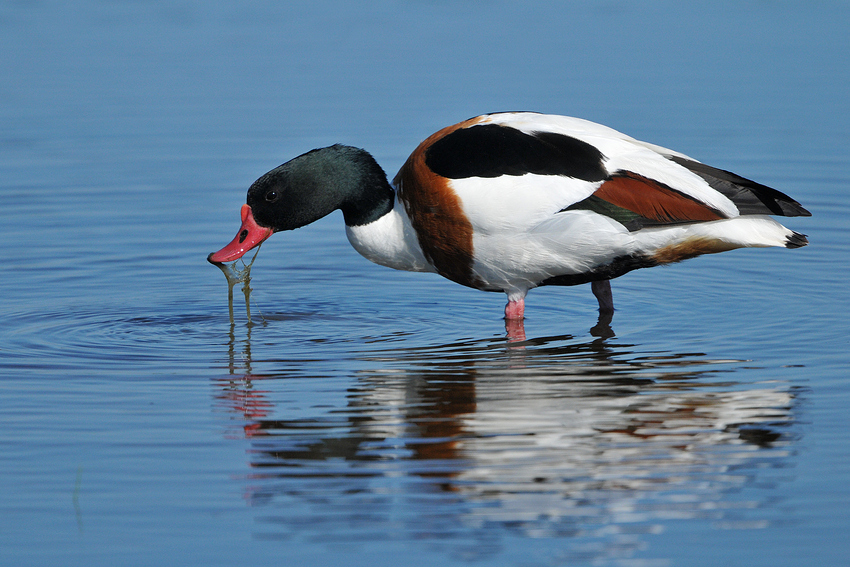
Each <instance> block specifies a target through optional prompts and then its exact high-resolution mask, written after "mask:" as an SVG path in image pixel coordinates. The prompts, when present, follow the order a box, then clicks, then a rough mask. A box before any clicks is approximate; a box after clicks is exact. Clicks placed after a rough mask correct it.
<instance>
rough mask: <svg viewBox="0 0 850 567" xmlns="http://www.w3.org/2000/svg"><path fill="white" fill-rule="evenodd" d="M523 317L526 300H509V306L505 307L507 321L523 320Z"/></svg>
mask: <svg viewBox="0 0 850 567" xmlns="http://www.w3.org/2000/svg"><path fill="white" fill-rule="evenodd" d="M523 317H525V298H522V297H520V298H519V299H516V300H514V299H511V300H508V304H507V305H505V319H507V320H511V319H518V320H522V319H523Z"/></svg>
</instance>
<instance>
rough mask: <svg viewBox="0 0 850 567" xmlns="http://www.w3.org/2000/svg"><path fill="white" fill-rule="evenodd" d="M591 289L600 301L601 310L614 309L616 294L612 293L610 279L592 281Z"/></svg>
mask: <svg viewBox="0 0 850 567" xmlns="http://www.w3.org/2000/svg"><path fill="white" fill-rule="evenodd" d="M590 290H591V291H592V292H593V295H595V296H596V300H597V301H599V311H601V312H609V311H614V296H613V295H612V294H611V281H610V280H599V281H596V282H590Z"/></svg>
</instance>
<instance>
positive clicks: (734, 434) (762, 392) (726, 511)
mask: <svg viewBox="0 0 850 567" xmlns="http://www.w3.org/2000/svg"><path fill="white" fill-rule="evenodd" d="M606 327H607V328H608V329H610V318H609V319H607V320H604V319H603V318H600V322H599V323H598V324H597V326H596V327H594V328H601V329H603V331H604V328H606ZM603 331H600V335H602V336H600V337H593V338H592V339H591V340H584V341H583V340H579V339H577V338H576V337H572V336H569V335H563V336H553V337H538V338H532V339H525V338H524V337H523V340H522V342H521V345H519V344H518V343H517V341H516V339H517V337H512V336H511V333H510V332H509V333H508V336H507V338H489V339H481V340H474V339H473V340H467V341H457V342H453V343H450V344H441V345H434V346H430V347H411V348H406V347H405V346H404V344H405V343H404V341H398V340H397V339H396V338H393V340H392V341H390V340H388V341H387V342H386V344H385V345H382V344H381V341H380V340H375V339H374V338H373V339H371V340H370V341H369V343H368V344H369V346H368V347H367V346H365V345H366V342H364V343H362V344H361V345H360V346H359V347H357V346H355V347H352V348H354V349H355V350H356V349H357V348H360V349H361V350H356V352H355V353H354V354H353V356H354V357H355V358H356V360H357V361H358V364H357V367H358V368H359V369H358V370H356V371H352V372H351V373H350V375H349V378H350V385H349V387H348V388H347V390H346V393H345V398H344V399H345V403H344V405H343V406H337V407H332V408H324V409H322V408H313V409H312V410H308V409H305V411H303V412H302V411H299V415H298V416H297V417H294V416H287V415H286V412H285V411H282V410H281V409H280V408H276V407H275V402H274V400H275V395H276V394H275V384H276V383H280V382H281V381H282V380H283V381H285V380H286V379H288V378H290V377H291V375H292V366H291V364H290V365H289V366H288V368H287V369H286V370H281V371H280V372H275V373H267V374H266V375H264V376H260V375H257V374H254V373H253V372H252V364H253V363H252V360H251V349H250V335H249V336H248V338H247V340H245V341H243V342H241V344H239V345H235V344H233V343H234V341H231V348H230V351H229V360H230V365H229V369H230V373H229V374H228V376H227V377H223V378H221V379H219V380H218V384H217V385H218V387H219V393H218V400H219V407H222V406H223V407H226V408H227V409H228V411H230V412H232V415H234V416H235V417H236V418H237V419H239V420H242V422H244V427H243V431H244V434H245V436H246V437H248V438H250V439H251V440H252V443H253V448H252V450H251V452H250V466H251V468H252V469H253V470H254V471H255V472H254V473H253V474H252V475H251V477H252V479H253V482H254V483H255V484H256V487H255V488H254V489H252V490H253V492H252V498H254V499H256V501H257V502H263V503H268V502H273V501H275V500H276V499H278V500H281V501H288V500H289V499H296V500H300V501H301V503H302V504H303V505H307V506H311V507H312V508H311V510H312V512H311V514H313V515H314V517H313V516H311V519H312V520H315V521H317V522H319V525H320V526H322V527H321V530H322V533H323V535H324V536H327V537H332V533H333V530H334V529H339V530H340V531H341V532H345V533H346V537H349V536H351V535H352V534H351V530H355V531H356V530H357V529H360V528H353V527H352V526H353V525H357V526H361V527H362V529H363V530H364V531H365V532H368V533H373V532H375V530H378V531H380V530H386V529H390V528H391V525H390V524H392V525H393V526H395V525H396V524H395V523H392V522H390V521H389V520H387V519H386V518H387V517H391V516H394V515H400V516H401V517H402V518H403V521H402V525H403V526H404V527H403V528H402V529H404V530H407V532H408V535H410V536H411V537H415V536H416V534H420V535H421V534H422V533H425V532H427V533H432V532H433V531H434V530H437V531H440V530H449V531H451V532H452V536H454V537H461V538H463V537H471V538H473V539H474V538H475V537H478V535H481V534H482V533H483V532H480V530H485V529H486V530H492V528H493V526H494V525H495V526H502V527H503V528H504V529H505V530H510V531H516V530H517V529H518V530H520V531H522V532H524V533H526V534H528V535H534V534H537V535H554V536H557V537H563V536H565V535H572V536H573V537H578V536H579V535H580V534H588V533H591V532H594V530H597V529H601V526H609V528H610V526H620V525H626V524H628V525H629V526H631V527H630V528H629V529H637V531H640V530H641V529H645V530H647V532H651V531H652V530H653V529H655V527H653V526H656V525H657V523H658V522H659V521H662V520H663V519H669V518H681V519H710V520H712V521H721V520H723V521H727V520H729V519H730V518H732V519H734V518H735V517H736V514H739V515H740V514H742V512H741V508H742V507H743V508H745V509H747V510H751V509H759V508H760V507H761V506H759V505H753V503H751V502H741V501H739V500H738V501H734V502H733V501H731V500H729V501H724V499H725V498H726V496H725V495H726V494H728V493H729V492H730V491H732V490H740V489H741V488H743V487H745V486H750V485H756V484H757V485H758V486H759V487H761V488H762V489H764V488H765V487H767V488H769V486H770V483H771V480H770V478H771V477H770V475H769V474H768V473H767V472H766V471H767V470H769V469H770V468H771V467H774V466H775V467H776V468H783V467H786V466H787V460H788V457H789V451H788V447H789V446H791V445H792V444H793V438H792V436H791V435H789V434H788V432H789V431H790V428H791V427H792V426H793V425H794V407H795V392H794V390H792V389H791V388H789V387H787V386H786V385H783V384H782V383H779V382H777V383H771V384H747V383H743V382H737V381H736V380H735V375H736V373H737V372H741V371H742V368H744V367H743V365H744V361H729V360H712V359H710V358H708V357H707V356H706V355H704V354H700V353H669V352H645V351H642V350H641V349H640V348H639V347H638V346H637V345H630V344H625V343H621V342H616V343H614V342H612V341H610V340H608V339H607V338H603V337H606V336H607V335H606V334H605V333H604V332H603ZM263 362H264V363H263V366H264V367H268V366H269V365H270V364H271V363H270V362H269V361H263ZM257 384H264V385H266V386H264V387H266V389H265V390H263V389H261V388H258V387H257ZM317 384H318V382H317ZM305 413H306V416H305ZM399 478H405V479H408V482H406V483H405V482H401V483H400V482H399V481H398V480H397V479H399ZM413 479H419V481H418V482H415V483H411V481H412V480H413ZM390 494H391V495H392V497H391V498H390V497H388V495H390ZM427 494H431V495H432V496H430V497H429V498H433V495H435V494H443V495H446V496H448V495H452V496H451V498H452V499H451V500H447V501H440V500H439V499H438V500H437V501H432V500H428V502H429V504H428V505H427V506H426V507H425V508H422V502H421V498H423V497H425V495H427ZM405 503H406V504H405ZM399 506H402V508H403V510H402V511H398V507H399ZM364 507H365V508H366V509H367V510H368V511H369V514H367V515H368V518H367V519H366V520H363V522H361V523H358V522H354V515H357V514H363V513H365V512H364ZM393 510H395V511H394V512H393ZM370 514H374V516H373V515H370ZM347 515H350V516H347ZM346 518H348V519H346ZM382 518H383V519H382ZM303 520H304V518H303V517H301V518H300V519H299V518H289V517H287V516H286V515H274V514H271V515H270V516H269V517H268V518H267V521H268V523H270V524H273V525H276V526H277V527H278V528H279V529H281V530H299V529H310V528H308V527H305V525H307V524H301V523H300V522H301V521H303ZM335 522H338V525H337V524H335ZM328 523H330V524H331V525H330V526H329V525H328ZM635 524H638V525H639V526H642V527H639V528H635ZM656 527H657V526H656ZM609 528H606V529H609ZM488 533H490V535H491V536H492V532H488ZM606 533H608V532H606ZM611 533H618V532H617V530H616V529H615V530H614V531H613V532H611ZM476 534H477V535H476ZM340 537H342V536H340ZM364 537H366V536H365V535H364ZM488 537H490V536H488ZM636 545H638V544H636ZM621 551H622V550H621Z"/></svg>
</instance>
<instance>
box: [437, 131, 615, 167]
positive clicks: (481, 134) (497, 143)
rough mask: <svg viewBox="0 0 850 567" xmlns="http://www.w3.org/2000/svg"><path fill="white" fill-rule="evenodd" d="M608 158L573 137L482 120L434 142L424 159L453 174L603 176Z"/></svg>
mask: <svg viewBox="0 0 850 567" xmlns="http://www.w3.org/2000/svg"><path fill="white" fill-rule="evenodd" d="M603 159H604V156H603V155H602V153H601V152H600V151H599V150H598V149H597V148H595V147H594V146H592V145H590V144H588V143H586V142H582V141H581V140H578V139H576V138H572V137H570V136H565V135H563V134H555V133H552V132H537V133H535V134H526V133H525V132H522V131H520V130H517V129H516V128H511V127H509V126H500V125H498V124H481V125H476V126H470V127H469V128H461V129H459V130H455V131H454V132H452V133H450V134H448V135H446V136H444V137H443V138H440V139H439V140H437V141H436V142H434V143H433V144H432V145H431V146H430V147H429V148H427V150H426V156H425V163H426V165H427V166H428V168H429V169H430V170H431V171H433V172H434V173H436V174H437V175H441V176H443V177H447V178H449V179H463V178H467V177H499V176H502V175H524V174H526V173H536V174H539V175H564V176H567V177H574V178H577V179H583V180H585V181H602V180H603V179H605V177H606V175H607V172H606V171H605V167H604V165H603V163H602V161H603Z"/></svg>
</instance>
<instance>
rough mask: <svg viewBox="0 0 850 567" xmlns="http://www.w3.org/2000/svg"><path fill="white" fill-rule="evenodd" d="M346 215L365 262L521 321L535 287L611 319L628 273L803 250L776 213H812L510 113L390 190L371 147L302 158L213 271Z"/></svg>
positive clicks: (609, 136)
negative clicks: (482, 300) (424, 279)
mask: <svg viewBox="0 0 850 567" xmlns="http://www.w3.org/2000/svg"><path fill="white" fill-rule="evenodd" d="M336 209H341V210H342V214H343V217H344V219H345V229H346V234H347V235H348V240H349V242H351V245H352V246H353V247H354V249H355V250H357V251H358V252H359V253H360V254H362V255H363V256H365V257H366V258H368V259H369V260H371V261H373V262H376V263H378V264H381V265H384V266H388V267H390V268H395V269H397V270H410V271H417V272H437V273H438V274H440V275H442V276H444V277H446V278H448V279H450V280H452V281H454V282H457V283H460V284H463V285H465V286H469V287H473V288H476V289H480V290H484V291H499V292H503V293H506V294H507V296H508V303H507V306H506V307H505V318H506V320H508V321H511V320H520V319H522V318H523V313H524V309H525V295H526V294H527V293H528V290H530V289H532V288H535V287H538V286H542V285H578V284H584V283H590V284H591V289H592V291H593V293H594V295H595V296H596V298H597V300H598V301H599V309H600V312H610V311H612V310H613V308H614V304H613V300H612V297H611V287H610V283H609V280H610V279H612V278H616V277H619V276H622V275H623V274H625V273H626V272H629V271H631V270H635V269H637V268H648V267H651V266H658V265H661V264H669V263H671V262H678V261H680V260H685V259H687V258H693V257H694V256H699V255H701V254H710V253H714V252H723V251H726V250H732V249H735V248H742V247H761V246H784V247H786V248H799V247H801V246H805V245H806V244H807V243H808V241H807V240H806V237H805V236H804V235H802V234H800V233H797V232H794V231H793V230H789V229H788V228H785V227H784V226H782V225H781V224H779V223H777V222H776V221H774V220H773V219H771V218H769V217H768V216H767V215H780V216H810V215H811V213H809V211H807V210H806V209H804V208H803V207H802V206H801V205H800V204H799V203H798V202H797V201H795V200H793V199H791V198H790V197H788V196H787V195H785V194H784V193H781V192H779V191H776V190H775V189H771V188H770V187H766V186H764V185H761V184H759V183H756V182H754V181H750V180H749V179H745V178H743V177H740V176H738V175H735V174H734V173H730V172H728V171H724V170H722V169H717V168H714V167H711V166H708V165H704V164H702V163H700V162H698V161H696V160H694V159H692V158H690V157H687V156H685V155H683V154H680V153H678V152H674V151H672V150H668V149H666V148H662V147H659V146H656V145H653V144H649V143H646V142H641V141H638V140H635V139H634V138H631V137H629V136H626V135H625V134H621V133H620V132H618V131H616V130H613V129H611V128H608V127H606V126H602V125H599V124H595V123H593V122H589V121H587V120H582V119H578V118H569V117H566V116H555V115H545V114H538V113H533V112H507V113H497V114H486V115H483V116H478V117H476V118H471V119H469V120H466V121H464V122H460V123H459V124H455V125H454V126H449V127H447V128H443V129H442V130H440V131H439V132H437V133H435V134H433V135H432V136H430V137H429V138H428V139H426V140H425V141H424V142H422V143H421V144H420V145H419V147H417V148H416V149H415V150H414V151H413V153H412V154H411V155H410V157H409V158H408V159H407V161H406V162H405V163H404V165H403V166H402V167H401V170H400V171H399V172H398V174H397V175H396V176H395V179H394V180H393V183H392V185H391V184H390V183H389V182H388V180H387V176H386V173H384V170H383V169H382V168H381V166H380V165H378V163H377V162H376V161H375V159H374V158H373V157H372V156H371V155H370V154H369V153H368V152H366V151H365V150H362V149H358V148H353V147H350V146H343V145H334V146H330V147H327V148H321V149H316V150H312V151H310V152H307V153H305V154H303V155H300V156H298V157H296V158H294V159H292V160H290V161H288V162H286V163H285V164H283V165H281V166H280V167H277V168H275V169H273V170H271V171H269V172H268V173H266V174H265V175H263V176H262V177H260V178H259V179H258V180H257V181H255V182H254V184H253V185H251V187H250V188H249V189H248V198H247V204H245V205H242V211H241V213H242V226H241V228H240V229H239V233H238V234H237V235H236V238H234V239H233V241H232V242H231V243H230V244H228V245H227V246H225V247H224V248H222V249H221V250H219V251H218V252H215V253H213V254H210V255H209V257H208V260H209V261H210V262H213V263H223V262H229V261H231V260H236V259H237V258H240V257H241V256H242V255H243V254H245V252H247V251H248V250H250V249H251V248H254V247H255V246H257V245H259V244H260V243H261V242H263V241H264V240H265V239H267V238H268V237H269V236H271V235H272V234H273V233H275V232H278V231H281V230H291V229H295V228H299V227H302V226H304V225H307V224H310V223H312V222H314V221H316V220H318V219H320V218H322V217H324V216H325V215H327V214H329V213H331V212H332V211H334V210H336Z"/></svg>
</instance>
